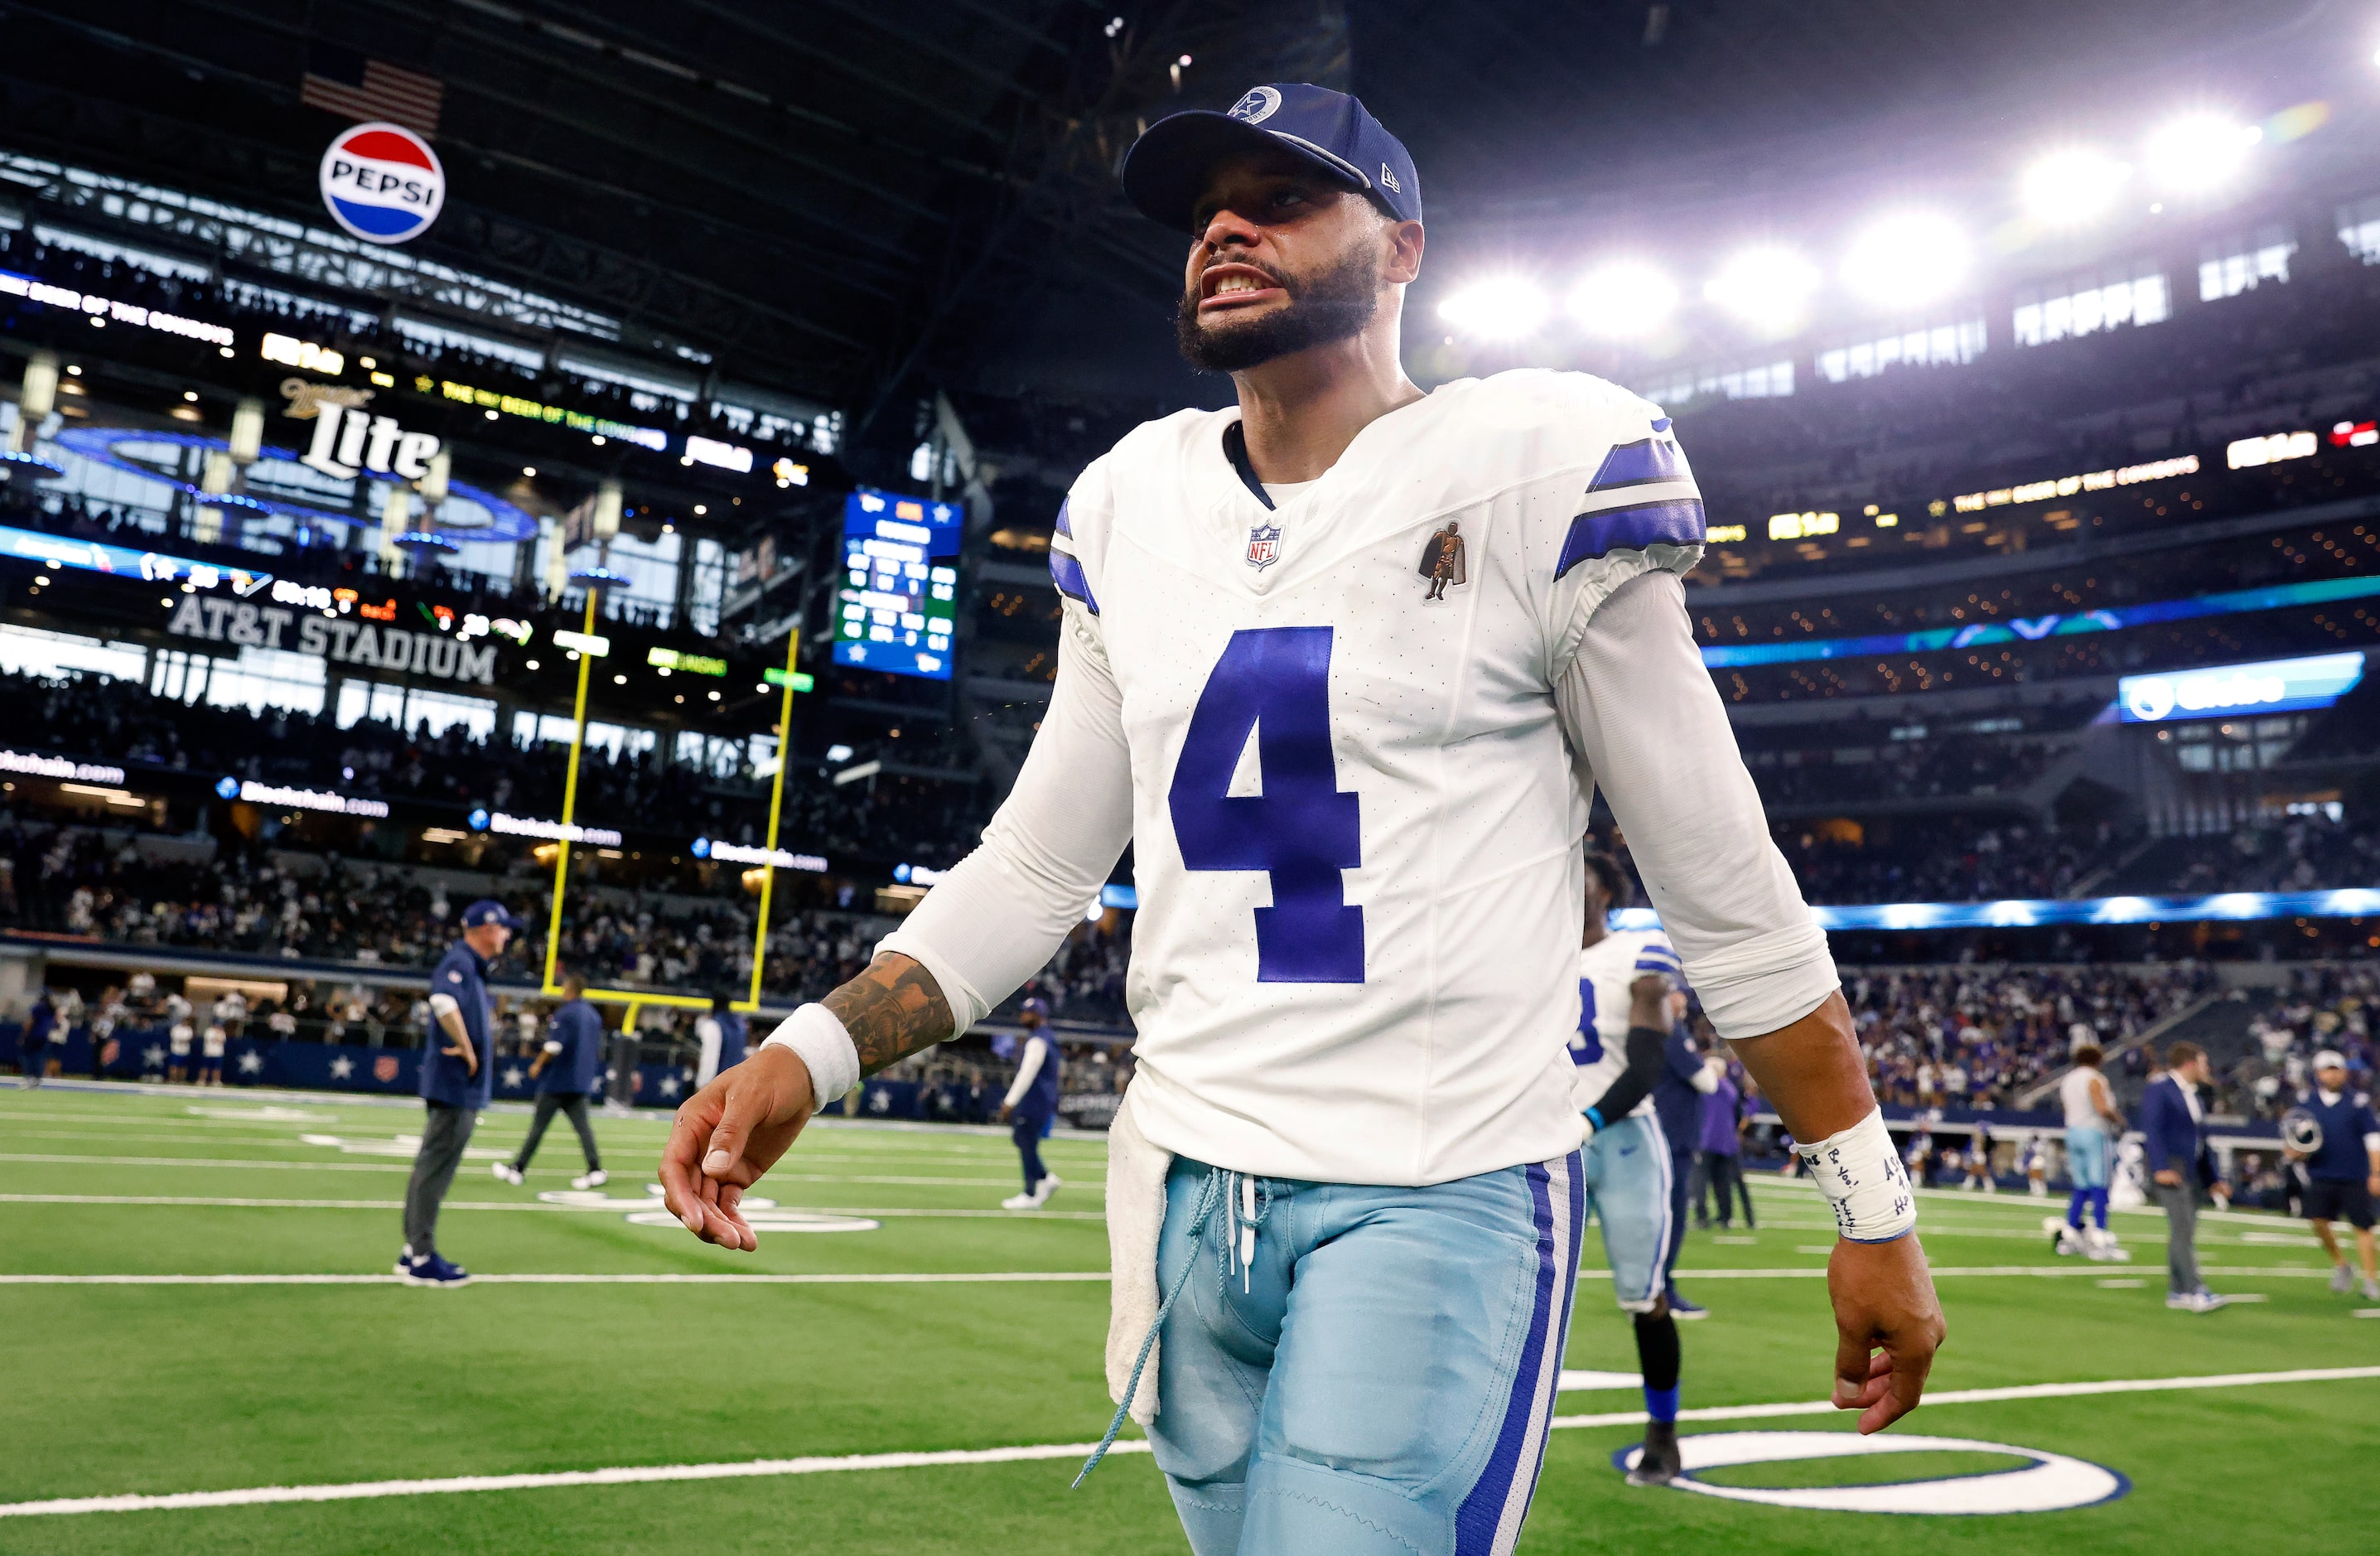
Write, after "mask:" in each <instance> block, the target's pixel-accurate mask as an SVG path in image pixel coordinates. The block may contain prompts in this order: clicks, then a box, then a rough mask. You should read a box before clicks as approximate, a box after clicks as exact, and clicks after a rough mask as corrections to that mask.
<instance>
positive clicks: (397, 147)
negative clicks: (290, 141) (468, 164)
mask: <svg viewBox="0 0 2380 1556" xmlns="http://www.w3.org/2000/svg"><path fill="white" fill-rule="evenodd" d="M318 179H319V182H320V183H321V186H322V204H323V206H324V207H325V208H327V209H328V210H329V211H330V213H331V219H332V220H333V221H334V222H336V223H338V224H339V225H340V226H342V227H344V228H346V230H347V232H348V233H349V234H351V235H352V236H354V237H360V238H362V239H363V240H364V241H365V242H367V243H403V242H405V241H406V240H407V239H408V238H414V237H420V236H421V235H422V233H424V232H426V231H427V230H429V227H430V224H431V223H432V222H434V221H436V220H437V219H438V213H439V210H440V209H441V208H442V207H443V206H444V204H445V203H446V170H445V169H444V168H443V167H442V166H440V165H439V163H438V153H437V152H433V151H431V149H430V142H429V141H427V140H423V139H422V138H421V137H420V136H419V135H416V134H415V133H413V131H411V130H409V129H407V128H405V127H404V126H402V125H393V124H359V125H357V126H355V127H354V128H350V129H346V130H343V131H341V132H340V133H339V135H338V136H337V137H336V138H335V139H334V140H332V142H331V144H330V146H329V147H328V148H327V149H326V150H325V151H324V152H322V167H321V169H320V172H319V174H318Z"/></svg>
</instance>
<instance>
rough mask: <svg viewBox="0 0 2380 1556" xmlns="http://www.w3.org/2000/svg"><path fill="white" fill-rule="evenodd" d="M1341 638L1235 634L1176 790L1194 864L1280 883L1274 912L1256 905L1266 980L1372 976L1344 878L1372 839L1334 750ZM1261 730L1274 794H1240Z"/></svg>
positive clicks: (1185, 752)
mask: <svg viewBox="0 0 2380 1556" xmlns="http://www.w3.org/2000/svg"><path fill="white" fill-rule="evenodd" d="M1330 632H1331V629H1330V627H1327V626H1264V627H1245V628H1243V629H1241V630H1239V631H1237V632H1234V633H1233V634H1232V640H1231V641H1230V642H1229V643H1228V644H1226V645H1224V648H1223V657H1222V658H1221V659H1220V660H1218V661H1217V662H1216V663H1215V668H1214V671H1213V673H1212V674H1210V675H1208V677H1207V685H1206V687H1205V689H1203V690H1202V691H1200V692H1199V694H1198V706H1197V707H1196V709H1194V710H1193V711H1191V714H1190V728H1189V730H1188V732H1187V733H1186V734H1185V735H1184V737H1183V741H1182V758H1181V760H1180V761H1179V762H1178V763H1176V764H1175V766H1174V769H1173V786H1172V788H1171V789H1170V790H1168V791H1167V793H1166V805H1167V808H1169V809H1170V810H1171V811H1172V816H1173V835H1174V838H1175V840H1176V841H1177V842H1178V843H1179V844H1180V845H1181V848H1182V862H1183V864H1184V865H1185V866H1187V867H1188V868H1190V869H1226V870H1262V871H1264V872H1265V874H1266V875H1268V876H1269V877H1270V878H1271V881H1272V906H1270V907H1260V908H1257V910H1256V912H1257V981H1258V982H1260V983H1361V982H1363V981H1364V910H1363V909H1362V908H1360V907H1350V906H1347V894H1346V884H1345V881H1343V880H1342V877H1341V875H1340V871H1342V870H1348V869H1356V868H1357V867H1359V866H1360V865H1362V864H1363V862H1364V842H1363V827H1362V821H1361V818H1360V816H1359V814H1358V811H1359V808H1360V805H1359V801H1358V799H1357V797H1356V796H1354V795H1353V794H1346V793H1342V792H1341V790H1340V788H1339V771H1338V764H1337V762H1336V760H1334V759H1333V757H1332V755H1331V750H1330ZM1250 730H1254V731H1255V732H1256V740H1257V760H1258V762H1259V763H1260V764H1261V765H1262V769H1263V774H1264V779H1263V784H1264V792H1263V793H1262V794H1261V795H1256V796H1240V797H1235V796H1233V795H1232V793H1231V786H1232V772H1233V769H1234V768H1236V767H1237V766H1238V765H1239V760H1240V753H1241V752H1242V751H1244V750H1245V749H1246V748H1247V744H1248V733H1249V731H1250Z"/></svg>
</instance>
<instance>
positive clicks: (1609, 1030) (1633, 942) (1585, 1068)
mask: <svg viewBox="0 0 2380 1556" xmlns="http://www.w3.org/2000/svg"><path fill="white" fill-rule="evenodd" d="M1650 973H1658V974H1660V975H1662V976H1663V977H1665V978H1667V979H1669V980H1670V982H1671V983H1672V984H1676V985H1681V986H1682V985H1683V984H1684V982H1685V980H1686V975H1685V971H1684V969H1683V968H1682V967H1681V966H1679V964H1678V954H1677V953H1676V952H1675V951H1673V950H1671V949H1670V942H1669V939H1668V937H1667V936H1665V935H1663V934H1662V933H1661V931H1660V930H1607V931H1605V933H1604V936H1603V938H1602V939H1601V940H1599V941H1597V942H1595V943H1594V944H1593V945H1590V946H1588V947H1587V948H1586V949H1585V950H1584V951H1581V952H1580V953H1579V954H1578V1005H1579V1017H1578V1030H1577V1031H1575V1032H1573V1033H1572V1034H1571V1039H1570V1059H1571V1064H1573V1065H1574V1066H1575V1067H1576V1068H1575V1071H1574V1073H1573V1076H1572V1081H1571V1103H1572V1105H1573V1107H1575V1108H1576V1109H1577V1110H1578V1111H1579V1112H1585V1111H1586V1110H1587V1109H1589V1108H1591V1107H1593V1106H1595V1103H1596V1099H1597V1098H1599V1097H1601V1096H1602V1095H1603V1094H1604V1093H1605V1092H1607V1091H1609V1090H1610V1089H1611V1085H1612V1083H1613V1082H1614V1081H1616V1080H1618V1079H1619V1078H1620V1077H1621V1075H1623V1074H1624V1073H1626V1071H1627V1069H1628V1008H1629V1005H1630V1004H1631V1003H1633V1002H1632V1001H1631V999H1630V997H1629V990H1630V989H1631V988H1632V987H1633V985H1634V983H1635V982H1636V980H1637V979H1640V978H1643V977H1645V976H1646V975H1647V974H1650ZM1652 1111H1653V1097H1652V1094H1651V1093H1650V1092H1647V1093H1645V1097H1644V1099H1643V1100H1641V1101H1639V1102H1638V1103H1637V1104H1636V1105H1635V1106H1634V1107H1633V1108H1631V1109H1630V1110H1629V1111H1628V1116H1629V1117H1631V1118H1636V1117H1639V1116H1641V1115H1643V1114H1645V1113H1649V1112H1652ZM1604 1122H1605V1123H1606V1124H1609V1123H1610V1122H1612V1121H1611V1120H1609V1119H1606V1120H1604Z"/></svg>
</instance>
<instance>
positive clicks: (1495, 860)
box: [1051, 371, 1704, 1184]
mask: <svg viewBox="0 0 2380 1556" xmlns="http://www.w3.org/2000/svg"><path fill="white" fill-rule="evenodd" d="M1238 419H1239V416H1238V412H1237V411H1236V410H1226V411H1184V412H1181V413H1179V414H1177V415H1174V416H1171V417H1167V418H1165V419H1162V420H1160V421H1154V422H1150V423H1147V424H1146V425H1144V426H1142V427H1140V428H1138V429H1136V430H1135V432H1132V433H1131V434H1129V435H1128V436H1126V437H1125V438H1124V439H1123V441H1122V442H1121V443H1119V444H1117V445H1116V447H1115V448H1114V449H1113V450H1112V451H1111V452H1110V453H1109V454H1107V455H1106V456H1103V457H1101V458H1100V459H1099V460H1097V461H1096V462H1094V463H1093V464H1092V465H1091V467H1090V468H1088V469H1087V470H1086V471H1085V472H1084V474H1083V476H1082V477H1081V479H1080V480H1078V481H1077V482H1076V484H1075V487H1074V489H1073V491H1072V492H1071V493H1070V495H1069V498H1068V501H1067V504H1066V506H1065V509H1064V511H1063V513H1062V516H1061V517H1060V521H1059V525H1058V534H1057V537H1056V539H1055V541H1053V544H1052V554H1051V569H1052V572H1053V574H1054V575H1055V577H1056V579H1057V581H1058V585H1059V588H1060V590H1062V593H1064V595H1065V596H1066V605H1065V612H1066V616H1067V620H1068V624H1069V630H1070V631H1071V632H1072V633H1074V634H1075V636H1076V638H1077V642H1078V644H1079V646H1080V647H1081V648H1082V649H1083V650H1084V651H1085V652H1086V653H1087V656H1088V657H1090V658H1091V659H1093V660H1095V661H1097V662H1099V664H1100V665H1101V666H1103V668H1104V671H1105V673H1106V674H1107V675H1111V677H1112V680H1113V684H1114V687H1115V688H1116V692H1117V694H1118V695H1119V697H1120V700H1121V709H1122V723H1123V739H1124V742H1125V744H1126V746H1127V747H1128V748H1129V752H1130V761H1131V774H1132V789H1133V795H1132V808H1133V815H1132V838H1133V843H1134V849H1135V852H1134V864H1135V879H1136V882H1137V887H1138V892H1139V903H1140V907H1139V916H1138V918H1137V920H1136V921H1135V926H1134V933H1133V957H1132V966H1131V971H1130V975H1129V979H1128V983H1127V997H1128V1001H1129V1003H1130V1007H1131V1010H1132V1014H1133V1019H1134V1021H1135V1025H1136V1026H1137V1027H1138V1029H1139V1042H1138V1044H1137V1045H1136V1047H1135V1056H1136V1057H1137V1059H1138V1060H1139V1069H1138V1073H1137V1076H1136V1078H1135V1083H1134V1089H1133V1107H1134V1116H1135V1120H1136V1121H1137V1122H1138V1124H1139V1125H1140V1127H1141V1129H1142V1130H1143V1132H1144V1133H1146V1134H1147V1137H1149V1139H1150V1140H1151V1141H1153V1142H1154V1143H1156V1144H1157V1145H1159V1146H1161V1147H1163V1148H1165V1149H1170V1150H1172V1151H1175V1152H1177V1153H1179V1154H1183V1155H1186V1156H1190V1157H1193V1158H1196V1159H1198V1160H1201V1161H1208V1162H1211V1163H1215V1164H1218V1165H1221V1166H1226V1167H1230V1168H1233V1169H1236V1170H1239V1171H1243V1172H1250V1173H1266V1174H1273V1175H1278V1176H1284V1177H1294V1178H1306V1179H1317V1180H1321V1181H1326V1182H1341V1183H1388V1184H1425V1183H1437V1182H1442V1181H1446V1180H1449V1179H1453V1178H1458V1177H1463V1176H1468V1175H1470V1174H1473V1173H1481V1172H1487V1171H1491V1170H1494V1169H1498V1168H1501V1167H1508V1166H1512V1165H1513V1164H1515V1163H1519V1162H1526V1161H1544V1160H1546V1159H1548V1158H1551V1157H1554V1156H1559V1155H1560V1154H1562V1153H1563V1152H1565V1151H1568V1150H1572V1149H1575V1148H1576V1147H1577V1144H1578V1138H1579V1124H1578V1117H1577V1113H1576V1112H1575V1111H1574V1110H1573V1107H1572V1105H1571V1074H1572V1065H1571V1064H1570V1056H1569V1053H1568V1052H1567V1050H1566V1043H1567V1040H1568V1039H1569V1036H1570V1033H1571V1030H1572V1028H1573V1026H1574V1024H1575V1022H1576V1019H1577V1006H1576V1003H1575V997H1574V994H1573V987H1574V985H1573V979H1572V977H1571V967H1572V966H1573V960H1572V959H1573V956H1574V955H1575V954H1576V952H1577V946H1578V942H1577V930H1576V926H1577V924H1578V923H1579V920H1580V916H1581V913H1582V911H1583V903H1584V894H1583V890H1582V885H1581V865H1580V858H1579V852H1578V841H1579V837H1580V834H1581V833H1582V832H1583V830H1584V828H1585V818H1586V797H1587V796H1585V794H1583V793H1582V792H1581V788H1580V784H1579V783H1578V781H1577V778H1576V776H1575V775H1574V773H1573V766H1572V761H1571V758H1570V753H1569V751H1568V750H1567V748H1566V745H1565V741H1564V738H1563V735H1562V733H1561V730H1560V727H1559V725H1558V723H1557V719H1556V714H1555V707H1554V699H1553V695H1552V691H1553V683H1554V681H1555V680H1556V679H1557V678H1558V677H1559V676H1560V675H1561V673H1562V670H1563V668H1564V667H1565V666H1566V665H1567V664H1568V663H1569V661H1570V659H1571V656H1572V651H1573V650H1574V649H1575V647H1576V645H1577V643H1578V641H1579V637H1580V634H1581V632H1582V631H1583V629H1584V626H1585V621H1586V618H1587V616H1588V615H1589V614H1591V613H1592V612H1593V611H1594V610H1595V608H1596V607H1597V604H1599V603H1600V602H1602V601H1603V600H1604V599H1606V598H1608V597H1609V595H1610V594H1611V592H1612V591H1613V590H1617V589H1618V588H1619V587H1620V585H1621V584H1622V583H1623V582H1625V581H1627V580H1628V579H1630V578H1632V577H1636V576H1637V575H1638V574H1640V573H1643V572H1645V571H1647V570H1650V569H1657V568H1670V569H1673V570H1675V571H1678V572H1683V571H1684V570H1686V569H1687V568H1689V567H1691V566H1692V565H1694V561H1695V560H1696V558H1697V557H1699V555H1700V554H1701V544H1702V539H1703V531H1704V519H1703V508H1702V503H1701V500H1700V497H1699V494H1698V493H1697V492H1696V489H1695V486H1694V478H1693V475H1692V473H1691V471H1690V470H1689V469H1688V468H1687V465H1686V461H1685V457H1684V456H1683V455H1682V453H1681V452H1680V451H1679V448H1678V445H1677V442H1676V440H1675V438H1674V437H1673V436H1672V435H1671V432H1670V421H1669V419H1668V418H1666V417H1664V416H1663V415H1662V414H1661V412H1660V411H1659V409H1658V407H1654V406H1652V405H1650V404H1648V403H1646V402H1645V401H1644V400H1642V399H1640V398H1638V397H1637V396H1636V395H1633V394H1630V393H1628V392H1627V391H1625V390H1622V389H1619V388H1616V387H1614V386H1613V385H1611V384H1609V383H1604V382H1602V381H1600V380H1598V379H1594V378H1589V377H1586V376H1585V375H1583V374H1576V373H1557V372H1548V371H1516V372H1509V373H1504V374H1500V375H1499V376H1497V377H1495V378H1491V379H1486V380H1464V381H1462V382H1459V383H1451V384H1448V385H1446V386H1444V387H1442V388H1440V389H1439V390H1437V391H1436V392H1435V393H1433V394H1430V395H1427V396H1426V397H1424V398H1422V399H1420V400H1417V401H1415V402H1414V403H1413V404H1410V405H1407V406H1404V407H1401V408H1399V409H1397V410H1394V411H1391V412H1390V413H1389V414H1387V415H1385V416H1383V417H1381V418H1379V419H1378V420H1375V421H1374V422H1372V423H1371V424H1370V425H1369V426H1367V427H1366V428H1365V429H1364V430H1363V431H1362V432H1360V433H1358V434H1357V435H1356V437H1355V439H1354V443H1353V444H1350V445H1349V447H1348V449H1347V450H1346V452H1345V453H1344V454H1343V455H1342V456H1341V457H1340V459H1339V461H1338V463H1337V464H1336V465H1334V466H1333V467H1332V468H1330V470H1329V471H1327V472H1326V473H1325V474H1323V475H1322V476H1321V477H1320V478H1319V479H1318V480H1314V481H1312V482H1311V483H1308V484H1306V485H1305V486H1304V487H1303V488H1302V489H1301V490H1298V491H1296V492H1293V493H1291V494H1289V495H1287V497H1286V499H1285V500H1284V501H1283V502H1282V503H1281V505H1280V506H1279V507H1278V508H1275V507H1273V506H1271V505H1270V504H1269V500H1268V499H1267V498H1266V497H1265V496H1264V495H1263V494H1262V492H1261V488H1260V487H1258V485H1257V481H1256V480H1255V476H1254V472H1253V470H1252V469H1251V468H1249V466H1248V464H1247V462H1246V459H1245V454H1244V453H1240V452H1239V449H1240V444H1239V429H1238V426H1237V422H1238Z"/></svg>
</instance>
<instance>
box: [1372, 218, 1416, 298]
mask: <svg viewBox="0 0 2380 1556" xmlns="http://www.w3.org/2000/svg"><path fill="white" fill-rule="evenodd" d="M1381 238H1382V240H1383V242H1384V243H1385V244H1386V245H1387V248H1388V260H1387V262H1386V263H1384V264H1383V265H1381V267H1380V278H1381V279H1382V280H1384V281H1391V282H1394V283H1396V284H1397V285H1399V286H1411V285H1412V284H1413V283H1414V282H1415V280H1417V279H1418V278H1419V277H1420V275H1421V251H1422V230H1421V224H1420V223H1419V222H1389V223H1386V224H1384V225H1382V227H1381Z"/></svg>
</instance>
